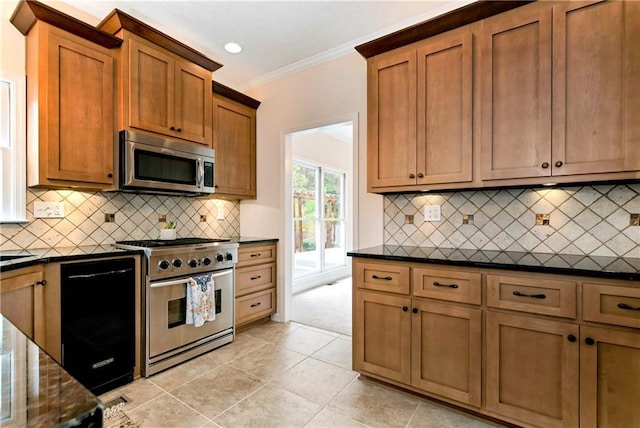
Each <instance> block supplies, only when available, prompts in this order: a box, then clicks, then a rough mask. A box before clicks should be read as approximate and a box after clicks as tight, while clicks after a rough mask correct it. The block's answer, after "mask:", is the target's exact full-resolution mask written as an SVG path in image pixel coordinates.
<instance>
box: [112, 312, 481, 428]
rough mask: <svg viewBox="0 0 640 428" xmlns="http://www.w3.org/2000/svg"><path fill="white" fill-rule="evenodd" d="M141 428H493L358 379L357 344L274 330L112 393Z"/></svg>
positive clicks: (298, 330)
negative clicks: (353, 355)
mask: <svg viewBox="0 0 640 428" xmlns="http://www.w3.org/2000/svg"><path fill="white" fill-rule="evenodd" d="M119 395H124V396H125V397H126V398H127V399H128V400H129V402H128V403H127V404H126V405H125V407H124V412H125V413H126V414H127V415H128V416H129V417H130V418H131V419H132V420H133V421H134V422H136V423H137V424H138V425H139V426H140V427H142V428H145V427H185V428H191V427H207V428H209V427H234V428H235V427H261V428H263V427H284V428H289V427H326V428H329V427H330V428H338V427H367V426H369V427H425V428H426V427H429V428H435V427H438V428H446V427H468V428H488V427H490V426H493V425H489V424H487V423H485V422H483V421H480V420H478V419H475V418H472V417H468V416H466V415H463V414H461V413H458V412H455V411H452V410H450V409H447V408H445V407H441V406H439V405H436V404H433V403H431V402H429V401H427V400H423V399H421V398H419V397H417V396H415V395H412V394H409V393H404V392H401V391H399V390H397V389H393V388H390V387H387V386H385V385H382V384H380V383H376V382H372V381H370V380H367V379H364V378H358V374H357V373H356V372H354V371H352V370H351V337H350V336H345V335H341V334H338V333H333V332H330V331H326V330H320V329H317V328H313V327H308V326H305V325H302V324H297V323H276V322H269V323H266V324H262V325H259V326H256V327H253V328H252V329H250V330H247V331H245V332H243V333H240V334H238V335H237V336H236V340H235V341H234V342H233V343H231V344H229V345H226V346H224V347H222V348H219V349H217V350H214V351H211V352H209V353H208V354H205V355H203V356H200V357H198V358H195V359H193V360H191V361H188V362H186V363H184V364H182V365H180V366H177V367H174V368H172V369H169V370H166V371H164V372H162V373H159V374H157V375H155V376H152V377H150V378H146V379H145V378H142V379H139V380H136V381H135V382H133V383H131V384H129V385H125V386H124V387H122V388H119V389H116V390H114V391H110V392H108V393H106V394H104V395H102V396H101V397H100V398H101V399H102V400H103V401H108V400H110V399H112V398H114V397H117V396H119Z"/></svg>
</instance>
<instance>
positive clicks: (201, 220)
mask: <svg viewBox="0 0 640 428" xmlns="http://www.w3.org/2000/svg"><path fill="white" fill-rule="evenodd" d="M206 221H207V216H206V215H204V214H200V223H204V222H206Z"/></svg>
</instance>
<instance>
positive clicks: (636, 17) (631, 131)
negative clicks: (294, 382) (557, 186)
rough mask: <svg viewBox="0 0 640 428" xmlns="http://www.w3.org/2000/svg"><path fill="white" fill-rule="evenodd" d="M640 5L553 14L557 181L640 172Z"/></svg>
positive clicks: (566, 5)
mask: <svg viewBox="0 0 640 428" xmlns="http://www.w3.org/2000/svg"><path fill="white" fill-rule="evenodd" d="M638 46H640V3H638V2H635V1H626V2H618V1H612V2H608V1H606V2H605V1H602V2H561V3H559V4H557V5H555V6H554V7H553V60H554V64H553V174H554V175H570V174H589V173H606V172H622V171H633V170H638V169H640V124H639V122H638V118H639V117H640V77H639V76H640V50H639V49H638Z"/></svg>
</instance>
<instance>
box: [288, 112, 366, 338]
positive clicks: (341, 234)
mask: <svg viewBox="0 0 640 428" xmlns="http://www.w3.org/2000/svg"><path fill="white" fill-rule="evenodd" d="M353 126H354V122H353V121H351V120H350V121H346V122H340V123H334V124H330V125H323V126H320V127H315V128H311V129H304V130H301V131H296V132H291V133H289V134H287V140H288V141H289V143H290V148H291V152H290V153H291V155H290V158H289V160H290V162H289V168H288V171H289V177H290V180H288V181H289V185H288V186H287V187H288V189H287V192H286V194H287V195H288V196H287V198H288V205H290V208H289V209H288V213H287V215H288V217H289V218H288V223H290V225H289V226H288V228H289V230H290V232H289V234H288V236H290V242H289V245H288V246H287V247H288V249H287V252H289V254H290V256H289V257H290V258H289V260H290V261H291V263H290V264H289V266H290V267H289V268H288V270H289V272H288V274H289V277H290V278H291V288H290V290H291V294H290V300H289V302H290V303H291V306H290V310H289V311H287V312H288V313H289V315H290V316H289V319H291V320H292V321H296V322H300V323H303V324H308V325H311V326H314V327H318V328H323V329H327V330H331V331H336V332H339V333H343V334H349V335H350V334H351V265H350V263H348V259H347V256H346V254H347V249H348V248H350V246H351V245H352V242H353V208H354V207H353V200H354V197H353V195H354V193H353V189H354V186H353V161H354V147H353V141H354V129H353Z"/></svg>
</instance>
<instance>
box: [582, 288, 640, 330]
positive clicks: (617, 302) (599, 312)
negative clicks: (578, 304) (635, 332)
mask: <svg viewBox="0 0 640 428" xmlns="http://www.w3.org/2000/svg"><path fill="white" fill-rule="evenodd" d="M582 305H583V311H582V312H583V314H582V317H583V318H584V320H585V321H594V322H601V323H605V324H615V325H622V326H627V327H635V328H640V288H631V287H617V286H613V285H606V284H591V283H586V282H585V283H584V284H583V285H582Z"/></svg>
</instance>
